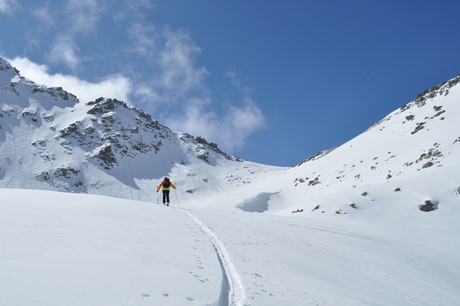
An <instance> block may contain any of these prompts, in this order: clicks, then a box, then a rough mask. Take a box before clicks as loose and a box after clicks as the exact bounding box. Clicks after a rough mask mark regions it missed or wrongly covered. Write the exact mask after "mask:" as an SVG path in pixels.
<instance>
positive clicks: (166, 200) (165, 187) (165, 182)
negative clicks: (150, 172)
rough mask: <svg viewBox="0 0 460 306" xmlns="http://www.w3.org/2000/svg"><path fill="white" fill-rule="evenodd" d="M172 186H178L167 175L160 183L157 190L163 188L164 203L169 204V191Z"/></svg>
mask: <svg viewBox="0 0 460 306" xmlns="http://www.w3.org/2000/svg"><path fill="white" fill-rule="evenodd" d="M162 187H163V188H162ZM171 187H172V188H173V189H176V186H174V184H173V183H172V182H171V181H170V180H169V178H167V177H165V179H164V180H163V182H161V183H160V185H158V188H157V192H158V191H160V189H162V190H163V205H166V206H169V203H170V202H169V191H170V190H171Z"/></svg>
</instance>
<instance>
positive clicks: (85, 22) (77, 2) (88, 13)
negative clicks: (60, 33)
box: [67, 0, 105, 34]
mask: <svg viewBox="0 0 460 306" xmlns="http://www.w3.org/2000/svg"><path fill="white" fill-rule="evenodd" d="M104 4H105V1H101V0H68V2H67V13H68V14H69V15H70V18H69V21H70V24H71V26H70V31H71V32H73V33H83V34H87V33H91V32H93V31H95V29H96V24H97V22H98V21H99V20H100V18H101V15H102V13H103V12H104V7H105V5H104Z"/></svg>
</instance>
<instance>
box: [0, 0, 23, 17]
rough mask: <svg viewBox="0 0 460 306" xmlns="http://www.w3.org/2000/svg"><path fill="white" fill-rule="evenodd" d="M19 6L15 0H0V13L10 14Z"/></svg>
mask: <svg viewBox="0 0 460 306" xmlns="http://www.w3.org/2000/svg"><path fill="white" fill-rule="evenodd" d="M18 8H19V4H18V2H17V1H16V0H0V14H11V13H13V11H14V10H16V9H18Z"/></svg>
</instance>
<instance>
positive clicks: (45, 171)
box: [0, 59, 460, 306]
mask: <svg viewBox="0 0 460 306" xmlns="http://www.w3.org/2000/svg"><path fill="white" fill-rule="evenodd" d="M459 82H460V76H459V77H457V78H454V79H452V80H450V81H448V82H446V83H443V84H440V85H438V86H435V87H433V88H431V89H429V90H428V91H426V92H424V93H422V94H421V95H420V96H419V97H417V98H416V99H415V100H414V101H412V102H410V103H408V104H405V105H403V106H402V107H401V108H400V109H398V110H395V111H394V112H392V113H391V114H389V115H388V116H387V117H385V118H384V119H382V120H381V121H380V122H378V123H376V124H375V125H373V126H372V127H370V128H369V129H368V130H367V131H365V132H364V133H362V134H361V135H358V136H357V137H356V138H354V139H352V140H350V141H349V142H347V143H345V144H343V145H341V146H339V147H337V148H334V149H331V150H327V151H324V152H320V153H318V154H317V155H316V156H313V157H311V158H309V159H307V160H305V161H304V162H301V163H300V164H299V165H297V166H295V167H290V168H280V167H272V166H267V165H261V164H256V163H252V162H249V161H243V160H240V159H238V158H236V157H234V156H230V155H228V154H225V153H224V152H222V151H220V150H219V149H218V147H217V146H216V145H215V144H212V143H208V142H207V141H206V140H204V139H202V138H200V137H194V136H191V135H188V134H186V133H178V132H174V131H171V130H170V129H169V128H167V127H165V126H163V125H161V124H160V123H159V122H158V121H156V120H154V119H152V118H151V116H150V115H149V114H146V113H144V112H143V111H141V110H139V109H136V108H134V107H130V106H128V105H126V104H125V103H124V102H122V101H117V100H113V99H104V98H101V99H98V100H96V101H91V102H87V103H83V102H80V101H78V99H77V98H76V97H75V96H73V95H72V94H70V93H67V92H65V91H64V90H63V89H61V88H47V87H43V86H39V85H36V84H35V83H33V82H32V81H30V80H27V79H25V78H23V77H21V76H20V75H19V73H18V71H17V70H15V69H14V68H13V67H11V66H10V65H9V64H8V63H7V62H6V61H4V60H3V59H0V106H1V108H0V154H1V158H0V187H3V188H2V189H0V199H1V201H0V208H1V211H2V213H1V214H0V305H219V306H224V305H458V301H459V300H460V293H459V291H458V288H459V287H460V262H459V261H458V258H460V238H459V237H460V225H459V224H458V220H459V217H460V174H459V173H460V162H459V159H458V156H459V154H460V134H459V131H460V120H459V119H460V84H459ZM299 141H307V139H306V140H299ZM164 176H169V177H171V179H172V181H173V182H174V184H175V185H176V186H177V187H178V189H177V192H173V194H172V195H171V198H172V200H173V203H172V205H173V207H165V206H163V205H157V204H156V203H157V201H158V200H159V197H158V194H157V193H156V192H155V190H156V186H157V185H158V184H159V182H160V181H161V179H162V178H163V177H164ZM55 191H66V193H62V192H55ZM70 192H71V193H80V194H70ZM83 193H88V194H83ZM107 196H110V197H107ZM420 208H422V209H423V210H431V211H429V212H427V211H422V210H421V209H420Z"/></svg>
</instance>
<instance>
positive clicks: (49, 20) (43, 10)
mask: <svg viewBox="0 0 460 306" xmlns="http://www.w3.org/2000/svg"><path fill="white" fill-rule="evenodd" d="M32 15H33V16H35V17H36V18H37V19H38V20H39V21H40V24H41V25H46V26H48V27H50V26H52V25H53V24H54V23H55V20H54V16H53V15H52V14H51V12H50V10H49V8H48V7H40V8H38V9H36V10H34V11H32Z"/></svg>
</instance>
